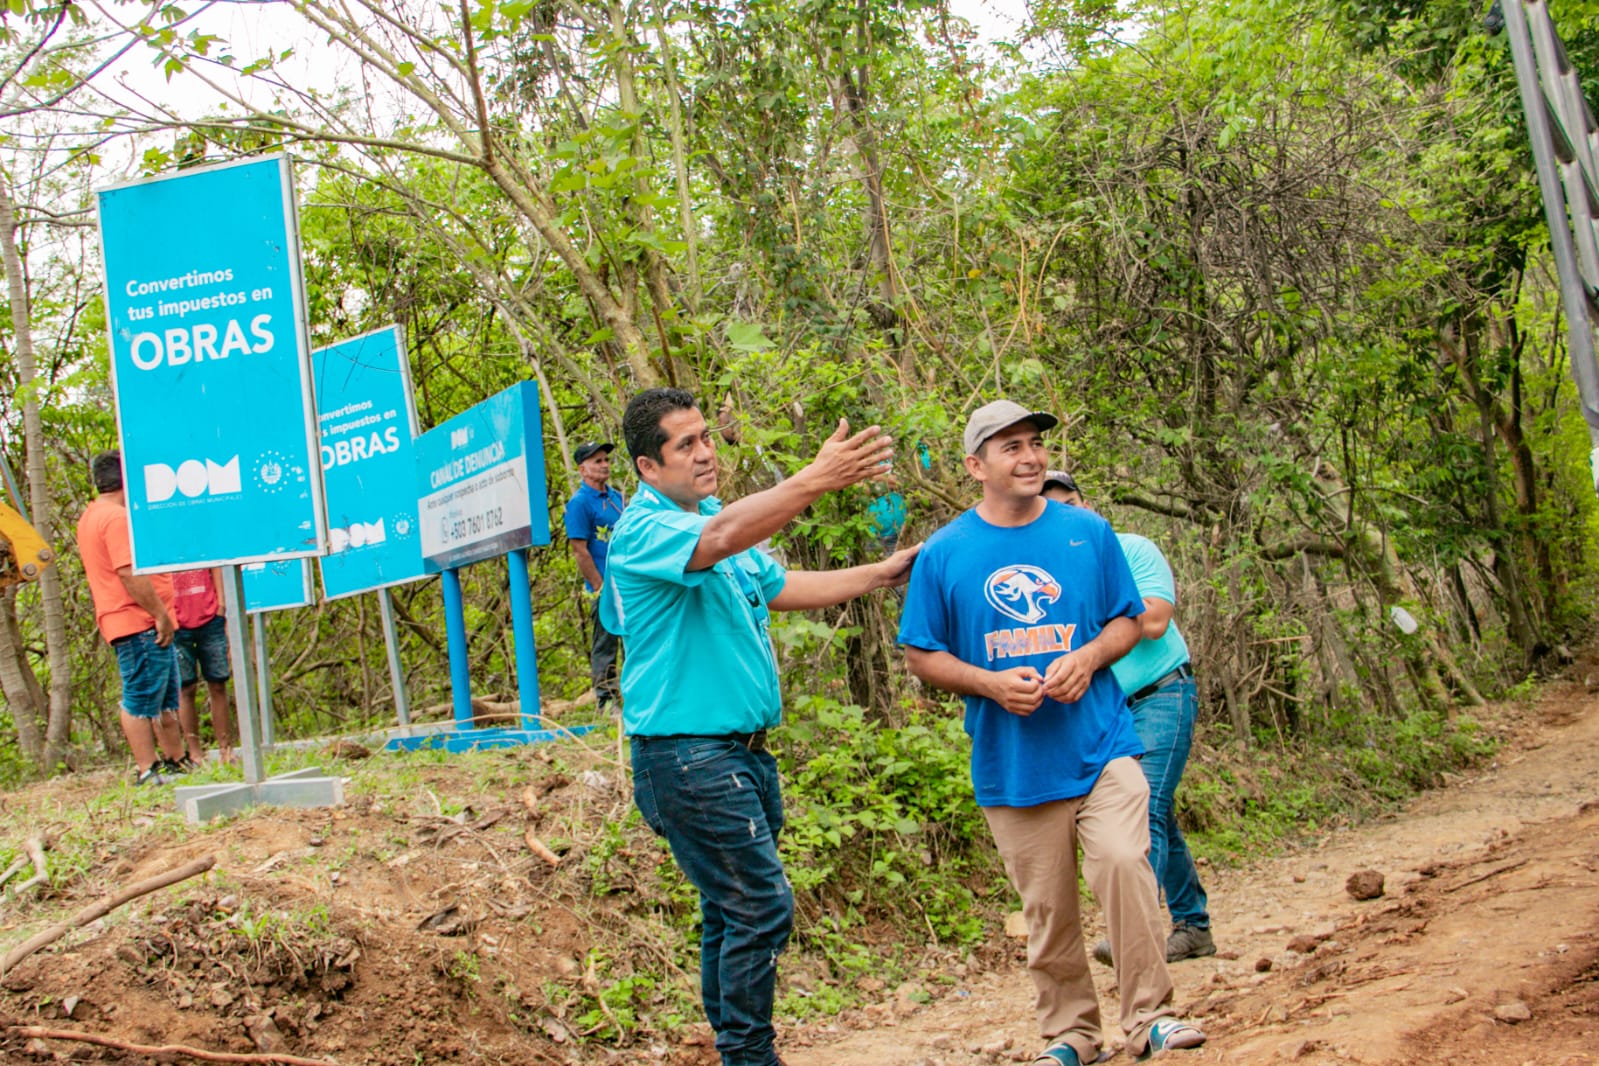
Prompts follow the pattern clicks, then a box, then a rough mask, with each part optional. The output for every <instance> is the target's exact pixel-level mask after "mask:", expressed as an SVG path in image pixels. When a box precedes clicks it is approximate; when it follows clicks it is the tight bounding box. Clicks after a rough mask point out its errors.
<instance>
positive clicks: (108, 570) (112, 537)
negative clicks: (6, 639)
mask: <svg viewBox="0 0 1599 1066" xmlns="http://www.w3.org/2000/svg"><path fill="white" fill-rule="evenodd" d="M92 471H93V474H94V487H95V491H97V492H98V493H99V496H97V497H96V498H95V499H94V501H93V502H92V503H90V504H89V506H88V507H86V508H84V510H83V516H82V517H81V518H79V519H78V554H79V555H81V556H82V557H83V572H84V574H85V575H86V576H87V577H88V579H89V592H90V594H91V595H92V596H93V597H94V620H95V623H96V624H97V625H98V626H99V627H100V635H101V636H103V637H104V638H105V639H106V643H107V644H110V645H111V646H112V647H113V648H114V649H116V653H117V666H118V667H119V668H120V669H121V671H122V707H121V722H122V733H123V735H124V736H126V737H127V738H128V747H129V748H130V749H131V750H132V751H133V760H134V762H136V763H137V764H138V766H139V776H138V779H137V781H138V783H139V784H141V785H150V784H154V785H164V784H166V783H167V782H168V780H169V779H168V777H167V776H166V773H165V771H166V770H167V769H169V768H170V769H179V768H180V764H179V762H178V760H180V759H182V758H183V756H184V753H183V736H182V733H181V731H180V730H179V728H178V689H179V687H180V686H179V674H178V653H177V650H176V649H175V648H173V646H172V632H173V629H174V628H175V623H174V622H173V619H172V608H171V602H172V582H171V580H170V579H168V578H167V577H166V576H165V575H164V574H155V575H152V576H149V577H144V576H141V575H137V574H135V573H134V572H133V547H132V543H131V540H130V536H129V531H128V508H127V502H126V499H125V497H124V495H123V491H122V453H121V452H119V451H110V452H104V453H102V454H100V455H97V456H95V457H94V462H93V465H92ZM157 740H159V741H160V745H161V750H162V751H164V752H165V753H166V759H165V760H160V759H158V757H157V754H156V742H157Z"/></svg>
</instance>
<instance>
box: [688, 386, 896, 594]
mask: <svg viewBox="0 0 1599 1066" xmlns="http://www.w3.org/2000/svg"><path fill="white" fill-rule="evenodd" d="M893 457H894V442H893V441H892V440H890V439H889V438H888V437H886V436H884V435H883V431H882V429H881V427H878V426H870V427H868V428H867V429H863V430H862V431H861V432H859V433H857V434H855V435H854V436H853V437H851V436H850V435H849V422H848V421H847V420H846V419H842V418H841V419H839V420H838V428H837V429H836V430H834V431H833V435H832V436H831V437H828V438H827V442H826V443H825V444H823V445H822V450H821V451H819V452H817V453H816V458H815V459H812V460H811V461H810V462H809V463H807V464H806V465H805V468H804V469H802V470H801V471H800V472H799V473H797V474H795V475H794V476H793V477H791V478H788V479H786V480H784V481H781V482H779V483H778V484H776V485H773V486H772V487H771V488H769V489H766V490H765V491H763V492H757V493H755V494H754V495H753V496H746V497H744V498H743V499H742V500H736V501H734V502H733V503H730V504H728V505H727V506H726V507H724V508H722V511H721V513H720V514H718V515H716V516H715V517H714V518H712V519H711V520H710V521H709V522H707V523H705V528H704V529H703V530H702V531H701V532H700V542H699V544H698V546H697V547H695V549H694V554H693V555H692V556H691V557H690V558H689V561H688V566H687V567H686V568H685V569H687V570H706V569H709V568H710V567H712V566H715V565H716V564H717V563H719V562H721V561H722V560H723V559H726V558H727V557H728V556H730V555H737V554H738V553H739V552H741V551H743V550H745V549H746V548H753V547H755V545H757V544H759V543H760V542H761V541H763V540H765V539H766V538H767V537H770V536H771V535H772V534H773V533H776V532H777V531H778V530H780V529H782V528H783V527H784V526H786V525H788V523H789V522H790V521H792V520H793V519H794V516H795V515H798V514H799V513H800V512H801V511H803V510H805V508H807V507H809V506H810V505H811V504H813V503H815V502H816V500H817V499H818V498H819V497H820V496H821V495H822V494H823V493H826V492H832V491H833V490H834V489H842V488H847V487H849V486H850V485H857V484H859V483H860V482H862V481H865V480H867V479H868V478H872V477H879V476H881V475H883V474H884V473H886V472H887V470H888V466H887V464H888V461H889V460H890V459H892V458H893ZM857 595H858V593H857ZM843 598H844V599H848V598H849V596H847V595H846V596H844V597H843ZM832 602H834V603H837V602H839V601H838V600H834V601H832ZM816 606H825V604H817V605H816Z"/></svg>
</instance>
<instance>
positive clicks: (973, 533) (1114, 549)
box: [899, 502, 1144, 807]
mask: <svg viewBox="0 0 1599 1066" xmlns="http://www.w3.org/2000/svg"><path fill="white" fill-rule="evenodd" d="M1143 611H1144V601H1143V600H1142V598H1140V597H1139V595H1138V586H1137V585H1136V584H1135V583H1134V582H1133V575H1132V571H1131V570H1130V569H1129V568H1128V565H1127V558H1126V556H1124V555H1123V554H1122V549H1121V545H1120V544H1119V543H1118V542H1117V540H1116V534H1115V532H1114V531H1112V529H1111V527H1110V523H1109V522H1106V521H1105V520H1104V519H1103V518H1100V517H1099V516H1098V515H1096V514H1094V513H1093V512H1092V511H1087V510H1084V509H1083V508H1081V507H1068V506H1066V505H1065V504H1061V503H1053V502H1051V503H1048V504H1046V505H1045V507H1044V513H1043V514H1042V515H1040V516H1039V517H1038V518H1036V519H1034V520H1033V521H1032V522H1029V523H1028V524H1027V525H1025V526H996V525H992V524H990V523H988V522H986V521H984V520H983V519H982V518H981V517H980V516H979V515H978V513H977V510H976V508H973V509H972V510H969V511H967V512H965V513H964V514H962V515H961V516H960V517H959V518H956V519H955V520H954V521H953V522H951V523H949V525H947V526H945V527H944V528H943V529H940V530H939V531H938V532H937V533H934V534H933V535H932V536H931V537H929V538H928V539H927V544H926V545H925V546H924V547H923V548H922V553H921V555H920V556H918V557H917V559H916V568H915V569H914V570H913V571H912V572H911V579H910V585H909V587H908V588H907V591H906V595H905V608H904V610H903V611H902V612H901V614H900V627H899V642H900V643H901V644H905V645H909V646H910V647H913V648H922V649H925V650H927V651H947V652H949V653H950V654H952V655H954V656H955V657H956V658H957V659H960V660H962V661H963V662H967V663H970V664H972V665H973V666H979V667H982V668H983V669H985V670H1008V669H1010V668H1011V667H1014V666H1031V667H1033V668H1034V669H1036V670H1037V671H1038V672H1039V673H1040V674H1042V673H1044V672H1045V671H1046V670H1047V669H1048V668H1049V664H1050V663H1051V662H1053V661H1054V660H1056V659H1057V658H1059V657H1060V656H1062V655H1064V654H1065V653H1066V652H1068V651H1074V650H1076V649H1078V648H1081V647H1082V646H1083V645H1084V644H1086V643H1088V642H1089V641H1091V640H1093V639H1094V638H1095V637H1097V636H1099V633H1100V630H1102V629H1104V627H1105V623H1107V622H1109V621H1110V620H1111V619H1112V618H1119V617H1121V616H1123V615H1126V616H1127V617H1129V618H1134V617H1137V616H1138V615H1140V614H1142V613H1143ZM966 732H967V734H968V735H969V736H971V738H972V787H973V789H974V790H975V792H976V794H977V802H978V804H979V805H980V806H983V807H1033V806H1037V805H1038V804H1040V803H1049V802H1051V801H1053V800H1061V799H1072V798H1075V797H1078V796H1086V795H1087V794H1088V793H1089V791H1090V790H1091V789H1093V787H1094V782H1095V781H1096V780H1098V778H1099V774H1100V771H1102V770H1103V769H1104V768H1105V764H1106V763H1108V762H1110V761H1111V760H1112V759H1118V758H1121V757H1122V756H1124V755H1141V754H1143V750H1144V749H1143V745H1141V744H1140V743H1139V741H1138V734H1137V733H1136V732H1134V730H1133V718H1132V714H1131V713H1130V712H1129V711H1128V709H1127V697H1126V695H1125V694H1124V693H1123V692H1122V689H1121V686H1120V685H1118V684H1117V683H1116V678H1115V676H1114V675H1113V674H1112V673H1111V672H1110V670H1109V669H1104V670H1100V671H1098V672H1097V673H1095V674H1094V679H1093V681H1092V682H1091V683H1090V684H1089V686H1088V691H1087V692H1086V693H1084V694H1083V698H1082V699H1080V700H1078V701H1077V702H1076V703H1060V702H1058V701H1056V700H1052V699H1048V698H1046V699H1045V700H1044V702H1043V704H1042V705H1041V706H1040V707H1039V708H1038V710H1036V711H1034V712H1033V713H1032V714H1031V715H1028V716H1026V717H1022V716H1021V715H1015V714H1011V713H1010V712H1009V711H1007V710H1005V709H1004V708H1003V707H1001V706H1000V705H999V704H998V703H995V702H994V701H993V700H990V699H986V698H984V697H980V696H967V697H966Z"/></svg>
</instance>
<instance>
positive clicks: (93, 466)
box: [89, 448, 122, 492]
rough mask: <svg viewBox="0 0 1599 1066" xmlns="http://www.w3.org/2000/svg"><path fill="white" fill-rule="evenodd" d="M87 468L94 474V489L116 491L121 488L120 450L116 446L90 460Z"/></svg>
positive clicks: (97, 490)
mask: <svg viewBox="0 0 1599 1066" xmlns="http://www.w3.org/2000/svg"><path fill="white" fill-rule="evenodd" d="M89 470H90V472H91V473H92V474H93V476H94V491H96V492H116V491H117V490H118V489H120V488H122V452H120V451H119V450H117V449H116V448H112V449H111V450H110V451H108V452H101V453H100V454H99V455H97V456H95V457H94V458H93V459H92V460H90V462H89Z"/></svg>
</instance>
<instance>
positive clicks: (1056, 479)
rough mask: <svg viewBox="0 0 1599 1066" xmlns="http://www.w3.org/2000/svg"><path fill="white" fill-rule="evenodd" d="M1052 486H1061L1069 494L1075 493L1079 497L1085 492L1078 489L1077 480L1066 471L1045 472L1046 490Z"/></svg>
mask: <svg viewBox="0 0 1599 1066" xmlns="http://www.w3.org/2000/svg"><path fill="white" fill-rule="evenodd" d="M1051 485H1059V486H1060V487H1061V488H1063V489H1065V490H1066V491H1067V492H1075V493H1077V494H1078V495H1082V492H1083V490H1082V489H1080V488H1078V487H1077V481H1076V479H1075V478H1073V477H1072V476H1071V475H1070V474H1068V473H1067V472H1066V471H1064V470H1046V471H1044V488H1045V489H1048V488H1049V487H1050V486H1051ZM1040 491H1043V490H1040Z"/></svg>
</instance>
